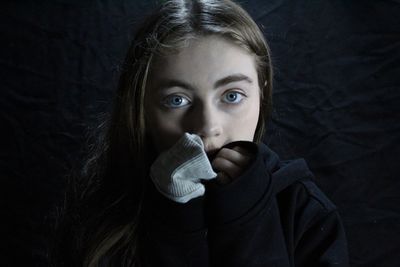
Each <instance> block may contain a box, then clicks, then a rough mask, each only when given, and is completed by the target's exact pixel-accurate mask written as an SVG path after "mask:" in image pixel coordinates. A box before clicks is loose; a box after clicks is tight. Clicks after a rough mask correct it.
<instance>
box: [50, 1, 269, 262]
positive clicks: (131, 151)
mask: <svg viewBox="0 0 400 267" xmlns="http://www.w3.org/2000/svg"><path fill="white" fill-rule="evenodd" d="M210 34H214V35H219V36H223V37H224V38H226V39H228V40H229V41H231V42H234V43H235V44H237V45H239V46H241V47H242V48H244V49H245V50H246V51H248V52H249V53H251V54H252V55H254V57H255V60H256V68H257V73H258V82H259V86H260V90H261V92H260V96H261V97H260V105H261V106H260V107H261V108H260V116H259V121H258V124H257V128H256V132H255V136H254V141H255V142H257V143H258V142H261V140H262V138H263V134H264V131H265V122H266V120H267V119H268V118H269V116H270V112H271V106H272V65H271V58H270V50H269V47H268V45H267V43H266V41H265V39H264V36H263V33H262V32H261V31H260V29H259V27H258V26H257V24H256V23H255V22H254V21H253V20H252V19H251V17H250V16H249V14H248V13H247V12H246V11H245V10H244V9H242V8H241V7H240V6H239V5H238V4H236V3H234V2H232V1H230V0H172V1H163V4H161V5H160V6H159V8H158V9H156V10H155V11H154V12H153V13H152V14H151V15H149V16H148V17H147V18H146V19H145V20H144V21H143V23H142V24H141V26H140V27H139V28H138V30H137V32H136V34H135V36H134V39H133V41H132V43H131V46H130V48H129V50H128V52H127V54H126V58H125V61H124V63H123V65H122V69H121V76H120V79H119V83H118V88H117V92H116V96H115V99H114V103H113V110H112V112H111V115H110V116H109V117H108V118H107V119H106V120H105V121H104V122H103V123H102V124H101V125H100V127H99V132H100V134H99V135H98V136H97V137H96V142H95V143H94V144H93V145H92V148H91V152H90V154H89V157H88V159H87V161H86V164H85V165H84V168H83V170H82V171H81V172H79V173H78V174H76V175H72V176H71V182H70V186H69V188H68V189H67V194H66V198H65V205H64V207H63V210H62V216H60V220H59V224H58V231H57V236H56V244H55V246H54V248H55V249H54V253H53V256H54V259H55V261H54V263H55V265H56V266H90V267H92V266H102V265H104V264H107V265H111V266H114V265H118V266H139V265H140V263H139V262H138V260H137V259H138V258H139V257H138V255H137V254H138V251H139V250H138V249H137V248H138V247H140V244H139V234H140V218H141V208H142V202H143V198H144V194H145V189H146V188H145V181H146V179H147V172H148V169H149V166H150V164H151V162H152V160H153V158H152V157H153V156H154V155H153V154H152V153H153V152H152V149H150V148H151V147H152V144H150V141H149V138H147V135H146V129H145V119H144V118H145V117H144V112H145V111H144V108H143V106H144V96H145V92H146V90H145V89H146V81H147V75H148V72H149V68H150V66H151V64H152V62H153V61H154V58H155V56H156V55H160V54H164V53H171V52H174V51H179V48H180V47H182V45H184V44H185V43H186V42H187V41H188V40H190V38H193V37H199V36H200V37H201V36H205V35H210Z"/></svg>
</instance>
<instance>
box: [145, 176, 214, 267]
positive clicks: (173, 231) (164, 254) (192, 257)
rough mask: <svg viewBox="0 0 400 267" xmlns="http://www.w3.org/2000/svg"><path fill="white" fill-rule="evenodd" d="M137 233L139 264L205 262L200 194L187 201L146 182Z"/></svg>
mask: <svg viewBox="0 0 400 267" xmlns="http://www.w3.org/2000/svg"><path fill="white" fill-rule="evenodd" d="M147 192H148V196H147V197H146V201H147V203H145V207H144V216H143V218H144V222H142V225H143V226H142V233H141V246H140V248H139V249H140V253H141V256H140V257H141V263H142V266H165V267H168V266H174V267H179V266H193V267H195V266H199V267H200V266H201V267H203V266H205V267H207V266H208V246H207V228H206V225H205V221H204V210H203V206H204V196H202V197H197V198H193V199H191V200H190V201H188V202H187V203H178V202H175V201H172V200H170V199H168V198H166V197H164V196H163V195H162V194H161V193H159V192H158V191H157V189H156V188H155V186H154V185H153V184H152V183H149V189H148V190H147Z"/></svg>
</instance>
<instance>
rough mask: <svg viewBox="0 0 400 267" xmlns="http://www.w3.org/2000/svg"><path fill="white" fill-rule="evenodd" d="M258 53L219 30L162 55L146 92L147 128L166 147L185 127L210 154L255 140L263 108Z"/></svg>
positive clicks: (159, 148) (161, 148) (156, 142)
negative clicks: (238, 143) (227, 146)
mask: <svg viewBox="0 0 400 267" xmlns="http://www.w3.org/2000/svg"><path fill="white" fill-rule="evenodd" d="M259 91H260V88H259V85H258V77H257V71H256V67H255V59H254V57H253V56H252V55H250V54H249V53H247V51H246V50H244V49H243V48H241V47H239V46H237V45H235V44H233V43H232V42H229V41H227V40H226V39H223V38H222V37H218V36H207V37H200V38H197V39H193V40H191V41H190V42H189V43H188V46H186V47H185V48H182V49H181V50H180V52H179V53H178V54H171V55H167V56H163V57H160V58H157V60H156V61H155V64H154V65H153V67H152V69H151V70H150V73H149V78H148V84H147V88H146V95H145V119H146V127H147V131H148V133H149V134H150V136H151V138H152V140H153V144H154V146H155V148H156V149H157V151H158V152H159V153H160V152H162V151H164V150H166V149H168V148H170V147H171V146H172V145H173V144H175V142H176V141H178V139H179V138H180V137H181V136H182V135H183V134H184V133H185V132H189V133H195V134H197V135H199V136H200V137H201V138H202V140H203V142H204V145H205V150H206V152H207V153H208V154H211V153H213V152H216V151H217V150H218V149H219V148H221V147H222V146H223V145H225V144H227V143H230V142H233V141H239V140H246V141H253V138H254V133H255V130H256V126H257V122H258V116H259V111H260V92H259Z"/></svg>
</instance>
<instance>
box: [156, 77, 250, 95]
mask: <svg viewBox="0 0 400 267" xmlns="http://www.w3.org/2000/svg"><path fill="white" fill-rule="evenodd" d="M240 81H245V82H247V83H250V84H252V83H253V80H252V79H251V78H250V77H248V76H246V75H244V74H241V73H237V74H231V75H228V76H226V77H224V78H221V79H219V80H218V81H216V82H215V83H214V89H216V88H218V87H221V86H223V85H225V84H228V83H233V82H240ZM169 87H182V88H185V89H188V90H192V91H194V88H193V87H192V86H191V85H190V84H188V83H186V82H184V81H180V80H174V79H165V80H162V81H161V82H160V83H159V84H158V86H157V88H158V89H159V90H162V89H166V88H169Z"/></svg>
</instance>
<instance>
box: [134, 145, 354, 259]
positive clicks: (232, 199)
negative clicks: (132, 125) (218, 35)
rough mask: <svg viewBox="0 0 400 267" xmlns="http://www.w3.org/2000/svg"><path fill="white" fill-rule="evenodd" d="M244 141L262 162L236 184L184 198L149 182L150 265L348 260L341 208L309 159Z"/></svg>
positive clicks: (146, 229) (145, 251)
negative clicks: (288, 156) (285, 155)
mask: <svg viewBox="0 0 400 267" xmlns="http://www.w3.org/2000/svg"><path fill="white" fill-rule="evenodd" d="M238 143H241V144H242V145H246V146H250V147H251V149H253V150H254V153H255V155H256V156H255V159H254V161H253V162H252V163H251V165H250V166H249V168H248V169H247V170H246V171H245V172H244V173H243V174H242V175H240V177H238V178H236V179H235V180H234V181H232V182H231V183H230V184H227V185H223V186H219V187H215V186H211V185H210V184H208V183H205V186H206V193H205V195H204V196H201V197H197V198H194V199H192V200H190V201H189V202H187V203H184V204H182V203H178V202H174V201H172V200H170V199H168V198H166V197H164V196H163V195H162V194H160V193H159V192H158V191H157V189H156V188H155V187H154V185H153V184H152V183H151V182H149V183H148V190H147V191H148V192H147V193H148V194H147V198H146V201H145V205H144V222H143V229H142V237H141V243H140V244H141V245H140V247H139V248H140V253H141V255H142V258H141V261H142V265H143V266H165V267H168V266H174V267H180V266H202V267H205V266H246V267H250V266H268V267H272V266H277V267H286V266H348V253H347V242H346V237H345V233H344V229H343V225H342V223H341V220H340V217H339V214H338V211H337V209H336V207H335V205H334V204H332V202H331V201H330V200H329V199H328V198H327V197H326V196H325V195H324V194H323V193H322V192H321V190H320V189H319V188H318V187H317V186H316V185H315V183H314V182H313V181H312V179H313V174H312V173H311V171H310V170H309V168H308V166H307V163H306V162H305V160H304V159H296V160H287V161H281V160H280V159H279V157H278V155H277V154H276V153H275V152H273V151H272V150H271V149H269V148H268V147H267V146H266V145H265V144H260V145H258V146H257V145H256V144H255V143H251V142H244V141H240V142H235V144H238ZM231 145H232V143H231ZM149 180H150V179H149Z"/></svg>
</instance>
